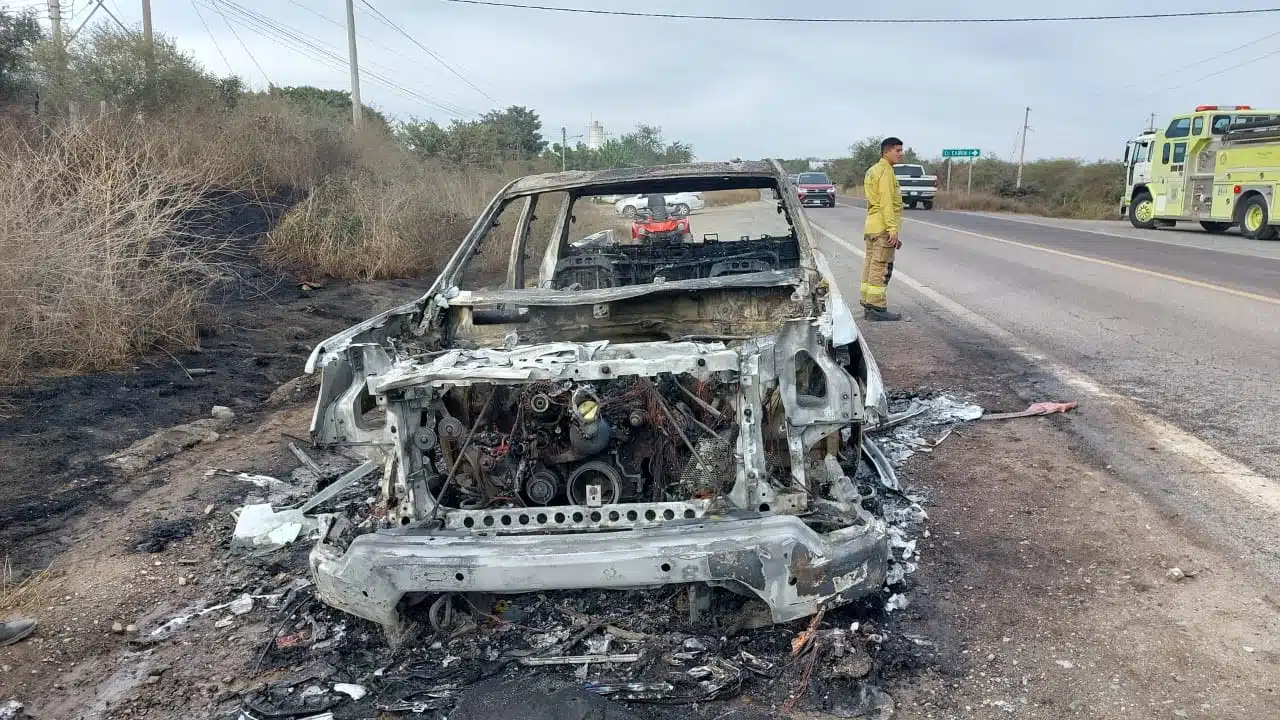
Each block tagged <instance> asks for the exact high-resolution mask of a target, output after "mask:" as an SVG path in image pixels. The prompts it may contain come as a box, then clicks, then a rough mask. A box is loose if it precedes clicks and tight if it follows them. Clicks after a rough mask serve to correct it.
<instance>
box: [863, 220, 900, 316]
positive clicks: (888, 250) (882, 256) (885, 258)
mask: <svg viewBox="0 0 1280 720" xmlns="http://www.w3.org/2000/svg"><path fill="white" fill-rule="evenodd" d="M863 239H864V240H866V242H867V254H866V256H865V257H863V259H862V304H863V306H865V307H870V308H875V309H877V310H887V309H888V307H889V301H888V299H887V298H886V296H885V293H886V292H887V291H888V288H889V277H890V276H891V275H893V254H894V248H893V245H891V244H890V243H889V233H878V234H875V235H864V236H863Z"/></svg>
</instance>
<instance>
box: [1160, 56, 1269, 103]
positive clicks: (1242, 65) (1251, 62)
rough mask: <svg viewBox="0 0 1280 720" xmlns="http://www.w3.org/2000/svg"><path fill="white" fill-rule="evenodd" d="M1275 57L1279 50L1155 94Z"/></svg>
mask: <svg viewBox="0 0 1280 720" xmlns="http://www.w3.org/2000/svg"><path fill="white" fill-rule="evenodd" d="M1275 55H1280V50H1272V51H1271V52H1269V53H1266V54H1265V55H1259V56H1258V57H1255V58H1250V59H1248V60H1245V61H1243V62H1238V63H1236V64H1235V65H1232V66H1231V67H1225V68H1222V69H1221V70H1216V71H1214V72H1211V73H1209V74H1208V75H1203V76H1201V77H1198V78H1196V79H1195V80H1188V81H1187V82H1184V83H1179V84H1177V85H1173V86H1170V87H1167V88H1164V89H1162V90H1157V91H1156V92H1158V93H1163V92H1169V91H1171V90H1178V89H1181V88H1184V87H1186V86H1188V85H1194V84H1196V83H1198V82H1200V81H1202V80H1208V79H1209V78H1211V77H1217V76H1218V75H1221V74H1223V73H1228V72H1231V71H1232V70H1237V69H1239V68H1242V67H1244V66H1245V65H1252V64H1253V63H1256V62H1258V61H1260V60H1266V59H1267V58H1269V57H1273V56H1275Z"/></svg>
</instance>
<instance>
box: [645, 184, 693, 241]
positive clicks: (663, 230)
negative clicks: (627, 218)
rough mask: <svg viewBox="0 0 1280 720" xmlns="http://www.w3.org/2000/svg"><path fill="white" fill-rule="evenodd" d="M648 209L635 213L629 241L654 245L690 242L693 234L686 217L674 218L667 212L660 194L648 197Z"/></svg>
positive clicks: (664, 200)
mask: <svg viewBox="0 0 1280 720" xmlns="http://www.w3.org/2000/svg"><path fill="white" fill-rule="evenodd" d="M648 200H649V207H648V208H644V209H641V210H638V211H636V218H635V221H634V222H632V224H631V239H632V240H633V241H636V242H640V241H643V242H647V243H651V244H656V245H665V244H669V243H671V244H674V243H684V242H691V241H692V240H693V232H692V231H691V230H690V229H689V218H688V217H676V216H674V215H672V214H671V213H670V212H669V211H668V210H667V199H666V197H665V196H663V195H661V194H657V195H650V196H649V198H648Z"/></svg>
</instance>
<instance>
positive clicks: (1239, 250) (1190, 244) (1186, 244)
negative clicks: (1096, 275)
mask: <svg viewBox="0 0 1280 720" xmlns="http://www.w3.org/2000/svg"><path fill="white" fill-rule="evenodd" d="M947 212H963V213H964V214H965V215H972V216H974V217H981V218H989V219H991V220H1008V221H1009V222H1016V223H1022V224H1023V225H1035V226H1037V227H1042V228H1050V229H1053V230H1066V231H1068V232H1082V233H1089V234H1090V235H1102V236H1104V237H1113V238H1120V239H1122V240H1137V241H1138V242H1149V243H1156V244H1158V245H1172V246H1174V247H1183V248H1191V249H1193V250H1207V251H1209V252H1221V253H1230V254H1232V255H1240V256H1242V257H1254V258H1262V259H1264V260H1274V259H1275V258H1274V257H1273V256H1271V255H1268V254H1265V253H1262V254H1258V253H1255V252H1248V251H1247V250H1246V248H1244V247H1208V246H1206V245H1197V244H1195V242H1194V241H1191V240H1186V241H1178V240H1168V239H1165V238H1160V237H1148V236H1146V235H1136V234H1135V235H1129V234H1126V233H1122V232H1111V231H1109V230H1091V229H1089V228H1084V227H1076V226H1074V225H1055V224H1054V223H1050V222H1044V221H1042V220H1031V219H1030V218H1023V217H1012V216H1009V215H1000V214H998V213H988V212H964V211H960V210H948V211H947ZM913 219H914V218H913ZM1135 230H1137V228H1135ZM1147 232H1148V233H1150V234H1152V235H1171V236H1179V235H1183V236H1187V237H1199V238H1214V237H1218V236H1215V235H1210V234H1209V233H1204V232H1195V231H1194V230H1193V231H1191V232H1186V231H1183V230H1148V231H1147ZM1218 239H1219V240H1225V241H1227V242H1231V241H1233V240H1242V239H1243V238H1241V237H1240V236H1236V235H1226V236H1224V237H1219V238H1218ZM1250 242H1252V241H1250ZM1256 249H1257V250H1259V252H1261V246H1259V247H1258V248H1256Z"/></svg>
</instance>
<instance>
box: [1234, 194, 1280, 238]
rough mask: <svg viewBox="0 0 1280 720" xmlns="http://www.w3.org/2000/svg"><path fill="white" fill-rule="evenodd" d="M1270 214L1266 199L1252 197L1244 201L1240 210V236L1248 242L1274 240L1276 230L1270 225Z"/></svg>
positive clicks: (1258, 196)
mask: <svg viewBox="0 0 1280 720" xmlns="http://www.w3.org/2000/svg"><path fill="white" fill-rule="evenodd" d="M1270 223H1271V213H1270V212H1269V211H1268V209H1267V199H1266V198H1264V197H1262V196H1261V195H1252V196H1250V197H1249V198H1248V199H1246V200H1245V201H1244V205H1243V206H1242V207H1241V208H1240V234H1241V235H1244V236H1245V237H1247V238H1249V239H1250V240H1274V239H1276V228H1275V226H1274V225H1271V224H1270Z"/></svg>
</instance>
